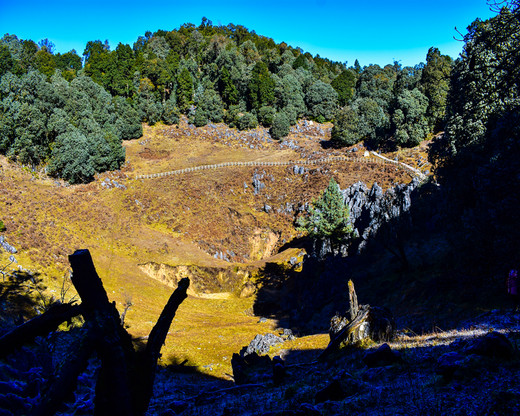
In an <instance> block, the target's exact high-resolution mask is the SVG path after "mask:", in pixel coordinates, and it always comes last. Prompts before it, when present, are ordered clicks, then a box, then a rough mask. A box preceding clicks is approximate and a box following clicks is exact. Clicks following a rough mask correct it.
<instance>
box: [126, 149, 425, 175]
mask: <svg viewBox="0 0 520 416" xmlns="http://www.w3.org/2000/svg"><path fill="white" fill-rule="evenodd" d="M372 155H373V156H375V157H368V156H364V157H351V156H332V157H326V158H322V159H315V160H290V161H284V162H258V161H250V162H224V163H217V164H214V165H201V166H194V167H191V168H185V169H177V170H172V171H168V172H160V173H151V174H148V175H137V176H136V177H135V179H153V178H161V177H165V176H172V175H181V174H184V173H190V172H197V171H201V170H206V169H219V168H226V167H232V166H291V165H319V164H322V163H329V162H341V161H344V162H351V163H380V164H385V163H386V164H388V163H390V164H393V165H396V166H398V167H401V168H403V169H405V170H407V171H408V172H409V173H411V174H412V175H413V176H417V177H418V178H419V179H421V180H424V179H426V175H425V174H423V173H422V172H421V171H419V170H417V169H415V168H412V167H411V166H409V165H407V164H405V163H402V162H398V161H396V160H392V159H388V158H386V157H384V156H381V155H379V154H377V153H376V152H372Z"/></svg>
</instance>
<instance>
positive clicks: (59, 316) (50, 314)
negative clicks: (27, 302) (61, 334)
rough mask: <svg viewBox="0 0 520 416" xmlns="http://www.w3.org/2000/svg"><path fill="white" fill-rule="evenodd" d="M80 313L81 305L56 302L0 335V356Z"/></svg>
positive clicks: (54, 328)
mask: <svg viewBox="0 0 520 416" xmlns="http://www.w3.org/2000/svg"><path fill="white" fill-rule="evenodd" d="M80 314H81V307H80V306H79V305H73V304H70V303H56V304H54V305H52V306H51V307H50V308H49V309H48V310H47V311H45V312H44V313H42V314H41V315H38V316H36V317H34V318H32V319H31V320H29V321H27V322H25V323H23V324H22V325H20V326H18V327H16V328H14V329H13V330H11V331H9V332H8V333H6V334H4V335H3V336H2V337H0V358H4V357H6V356H7V355H9V354H11V353H12V352H13V351H15V350H17V349H18V348H20V347H22V346H23V345H25V344H28V343H29V342H32V341H33V340H34V339H35V338H36V337H40V336H45V335H47V334H49V333H51V332H52V331H55V330H56V329H57V328H58V327H59V326H60V325H61V324H62V323H63V322H66V321H70V320H71V319H72V318H73V317H74V316H78V315H80Z"/></svg>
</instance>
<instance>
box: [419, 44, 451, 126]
mask: <svg viewBox="0 0 520 416" xmlns="http://www.w3.org/2000/svg"><path fill="white" fill-rule="evenodd" d="M452 66H453V60H452V59H451V57H450V56H448V55H441V53H440V51H439V49H437V48H430V50H429V51H428V54H427V56H426V66H425V67H424V69H423V71H422V78H421V84H422V90H423V92H424V95H426V97H427V98H428V110H427V117H428V121H429V125H430V127H431V129H434V130H436V131H439V130H441V129H442V128H443V123H444V117H445V113H446V97H447V96H448V91H449V83H450V74H451V68H452Z"/></svg>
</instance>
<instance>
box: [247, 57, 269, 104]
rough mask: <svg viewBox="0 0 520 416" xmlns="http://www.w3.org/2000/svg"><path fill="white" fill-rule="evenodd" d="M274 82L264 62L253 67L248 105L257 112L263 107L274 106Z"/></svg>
mask: <svg viewBox="0 0 520 416" xmlns="http://www.w3.org/2000/svg"><path fill="white" fill-rule="evenodd" d="M274 87H275V83H274V80H273V79H272V78H271V75H270V73H269V70H268V68H267V65H266V63H265V62H262V61H259V62H257V63H256V64H255V66H254V67H253V71H252V74H251V81H250V82H249V105H250V108H252V109H254V110H258V109H259V108H260V107H262V106H264V105H273V104H274Z"/></svg>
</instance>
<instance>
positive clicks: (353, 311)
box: [348, 280, 359, 321]
mask: <svg viewBox="0 0 520 416" xmlns="http://www.w3.org/2000/svg"><path fill="white" fill-rule="evenodd" d="M348 298H349V302H350V320H351V321H353V320H354V319H355V318H356V316H357V314H358V312H359V305H358V300H357V295H356V290H355V289H354V282H353V281H352V280H349V281H348Z"/></svg>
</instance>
